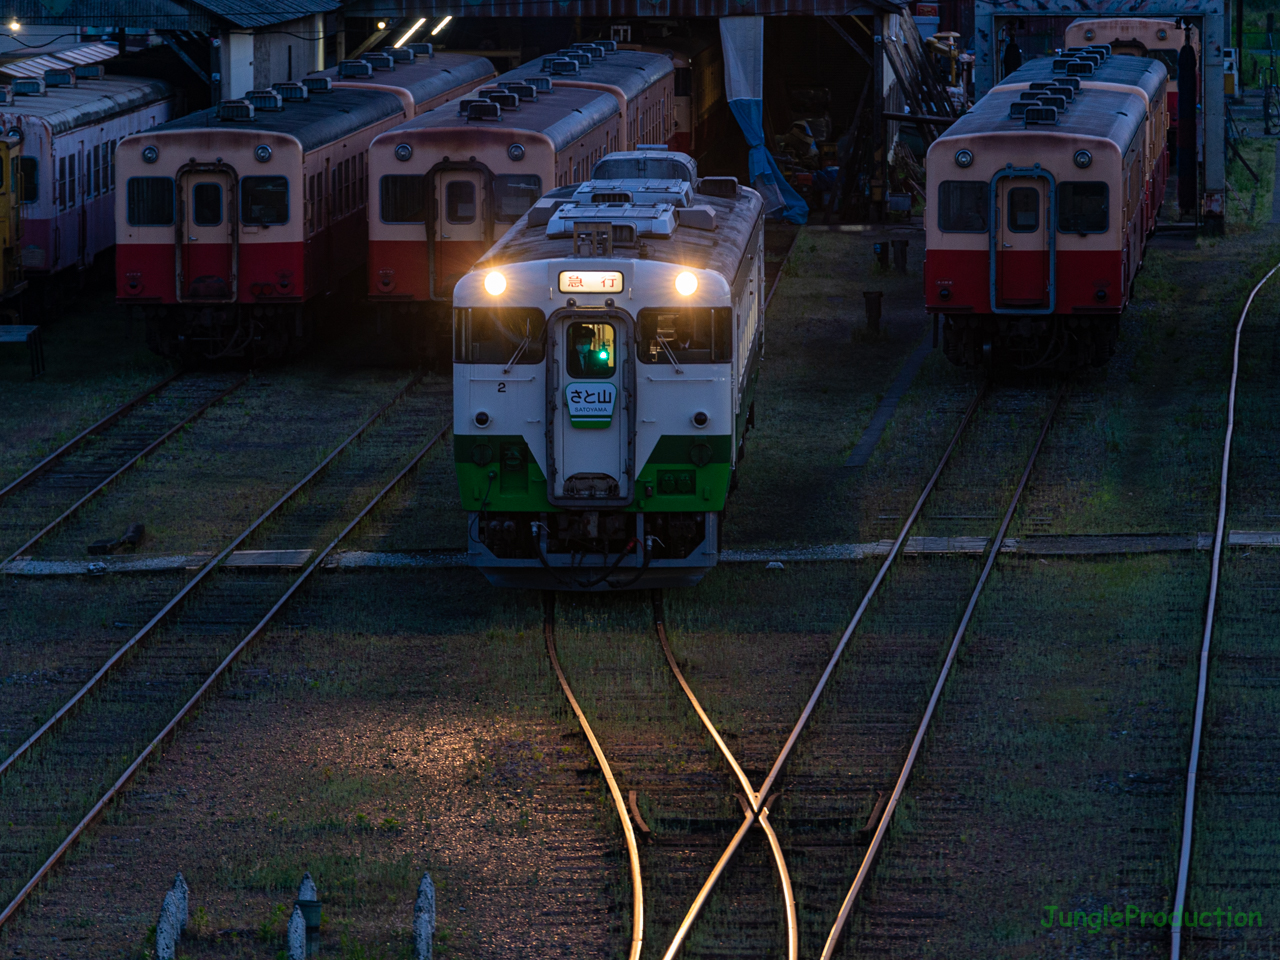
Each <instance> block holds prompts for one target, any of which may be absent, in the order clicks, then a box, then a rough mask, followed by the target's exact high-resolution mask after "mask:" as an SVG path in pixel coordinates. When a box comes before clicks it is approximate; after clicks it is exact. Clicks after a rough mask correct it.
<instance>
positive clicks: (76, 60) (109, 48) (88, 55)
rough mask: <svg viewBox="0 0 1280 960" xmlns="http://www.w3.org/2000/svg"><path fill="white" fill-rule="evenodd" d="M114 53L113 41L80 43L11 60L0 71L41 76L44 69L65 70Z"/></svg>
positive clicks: (109, 57) (102, 58) (109, 56)
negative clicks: (48, 53)
mask: <svg viewBox="0 0 1280 960" xmlns="http://www.w3.org/2000/svg"><path fill="white" fill-rule="evenodd" d="M115 55H116V47H115V44H113V43H82V44H79V45H78V46H76V47H74V48H69V49H65V50H59V51H58V53H57V55H56V56H53V55H49V56H43V57H27V58H26V59H24V60H11V61H9V62H8V63H6V64H4V65H3V66H0V73H7V74H8V75H9V76H11V77H43V76H44V72H45V71H46V70H67V69H70V68H73V67H75V66H78V65H82V64H88V63H101V62H102V61H103V60H110V59H111V58H112V57H114V56H115Z"/></svg>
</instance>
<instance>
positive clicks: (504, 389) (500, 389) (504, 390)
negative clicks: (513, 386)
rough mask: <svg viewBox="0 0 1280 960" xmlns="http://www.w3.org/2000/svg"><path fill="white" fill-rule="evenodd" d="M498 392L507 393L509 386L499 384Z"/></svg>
mask: <svg viewBox="0 0 1280 960" xmlns="http://www.w3.org/2000/svg"><path fill="white" fill-rule="evenodd" d="M498 392H499V393H506V392H507V385H506V384H505V383H500V384H498Z"/></svg>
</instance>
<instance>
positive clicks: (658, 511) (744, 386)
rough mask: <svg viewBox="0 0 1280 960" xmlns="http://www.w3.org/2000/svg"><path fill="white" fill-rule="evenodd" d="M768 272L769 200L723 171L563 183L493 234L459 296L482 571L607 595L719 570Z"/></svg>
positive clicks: (459, 352) (468, 464)
mask: <svg viewBox="0 0 1280 960" xmlns="http://www.w3.org/2000/svg"><path fill="white" fill-rule="evenodd" d="M566 195H567V196H566ZM763 268H764V232H763V202H762V200H761V198H760V196H759V194H757V193H756V192H755V191H753V190H750V189H749V188H746V187H742V186H740V185H739V184H738V183H737V181H736V180H734V179H732V178H706V179H703V180H701V181H699V183H698V184H697V185H696V189H695V185H694V184H691V183H689V182H687V181H685V180H666V181H658V180H650V181H625V180H624V181H617V180H613V181H589V182H586V183H583V184H581V185H579V186H578V187H577V188H576V189H574V188H562V189H560V190H557V191H554V192H553V193H552V194H550V195H548V196H546V197H543V198H542V199H541V200H539V201H538V203H537V204H535V205H534V207H533V208H532V209H531V210H530V211H529V213H527V214H526V215H525V216H524V217H523V218H521V220H520V222H519V223H517V224H516V225H515V226H514V227H513V228H512V229H511V230H509V231H508V232H507V234H506V235H505V236H504V237H503V238H502V239H501V240H499V241H498V243H497V244H495V246H494V247H493V249H492V250H491V251H489V253H488V254H486V255H485V256H484V257H483V258H482V259H481V260H480V262H479V263H477V264H476V266H475V268H474V269H472V270H471V271H470V272H469V273H468V274H467V275H466V276H465V277H463V278H462V280H461V281H460V282H459V283H458V286H457V289H456V290H455V291H454V311H453V313H454V368H453V369H454V433H455V441H454V453H455V461H456V469H457V474H458V483H459V490H460V493H461V498H462V504H463V506H464V508H465V509H466V510H467V512H468V517H469V523H468V530H469V535H468V556H469V560H470V563H471V564H472V565H473V566H475V567H477V568H479V569H480V570H481V571H483V573H484V574H485V576H486V577H488V579H489V580H490V581H491V582H493V583H495V584H498V585H500V586H513V587H536V588H543V589H565V590H610V589H629V588H640V587H663V586H680V585H688V584H692V583H696V582H697V581H698V580H699V579H700V578H701V577H702V575H703V574H704V573H705V572H706V571H707V570H708V569H710V568H711V567H712V566H714V565H715V563H716V561H717V558H718V555H719V531H720V518H721V515H722V511H723V510H724V506H725V501H726V498H727V497H728V496H729V493H730V490H731V489H732V487H733V484H734V480H735V470H736V468H737V466H738V464H739V462H740V461H741V459H742V451H743V438H744V436H745V434H746V432H747V429H748V428H749V427H750V426H751V424H752V420H753V414H754V406H753V401H754V394H755V383H756V377H757V375H758V371H759V364H760V358H761V352H762V346H763V336H764V330H763V323H764V309H763V304H762V295H763V292H764V291H763V288H762V284H763V281H764V269H763Z"/></svg>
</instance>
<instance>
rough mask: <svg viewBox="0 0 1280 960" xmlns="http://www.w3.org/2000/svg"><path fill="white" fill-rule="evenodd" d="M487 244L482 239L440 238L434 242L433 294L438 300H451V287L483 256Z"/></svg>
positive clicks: (487, 247)
mask: <svg viewBox="0 0 1280 960" xmlns="http://www.w3.org/2000/svg"><path fill="white" fill-rule="evenodd" d="M489 246H490V245H489V244H487V243H485V242H484V241H483V240H441V241H440V242H439V243H437V244H436V263H435V268H436V269H435V274H436V283H435V287H436V289H435V294H436V298H437V299H439V300H452V299H453V288H454V287H455V286H456V285H457V283H458V281H459V280H461V279H462V278H463V276H464V275H465V274H466V272H467V271H468V270H470V269H471V268H472V267H473V266H475V263H476V261H477V260H479V259H480V258H481V257H482V256H484V254H485V251H486V250H488V249H489Z"/></svg>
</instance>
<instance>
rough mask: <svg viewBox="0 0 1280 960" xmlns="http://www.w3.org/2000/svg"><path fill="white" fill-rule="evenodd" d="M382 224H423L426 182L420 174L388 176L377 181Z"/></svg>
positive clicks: (425, 216)
mask: <svg viewBox="0 0 1280 960" xmlns="http://www.w3.org/2000/svg"><path fill="white" fill-rule="evenodd" d="M378 193H379V197H378V208H379V209H378V213H379V216H380V217H381V218H382V222H383V223H425V222H426V220H427V180H426V177H423V176H422V175H421V174H388V175H386V176H384V177H383V178H382V179H381V180H379V181H378Z"/></svg>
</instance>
